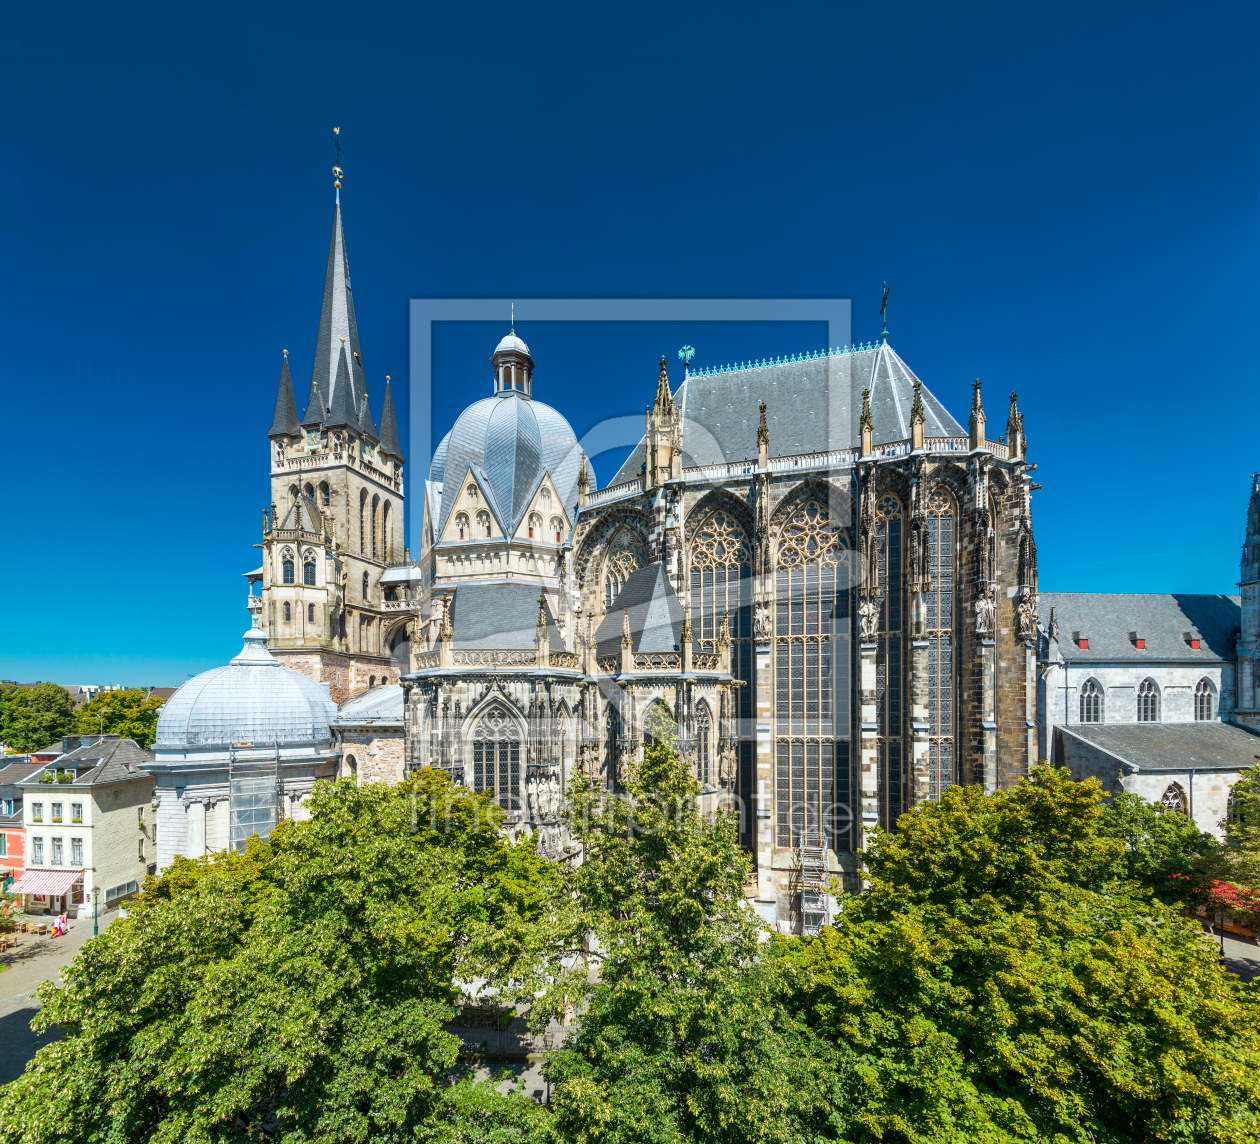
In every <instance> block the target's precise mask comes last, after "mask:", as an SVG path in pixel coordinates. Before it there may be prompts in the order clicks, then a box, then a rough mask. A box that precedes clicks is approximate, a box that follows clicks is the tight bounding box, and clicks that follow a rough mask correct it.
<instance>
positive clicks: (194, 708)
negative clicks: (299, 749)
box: [153, 628, 337, 756]
mask: <svg viewBox="0 0 1260 1144" xmlns="http://www.w3.org/2000/svg"><path fill="white" fill-rule="evenodd" d="M336 716H337V707H336V704H334V703H333V701H332V700H331V699H330V698H329V697H328V693H327V692H326V691H325V690H324V689H323V688H322V687H321V686H320V685H319V684H318V683H316V682H314V680H311V679H307V677H306V676H305V675H302V674H301V673H300V672H297V671H291V670H290V669H288V668H286V667H284V666H283V665H282V664H281V663H280V661H279V660H278V659H276V658H275V657H274V656H273V655H272V654H271V652H269V651H268V650H267V637H266V635H265V634H264V633H263V632H261V631H259V630H258V629H257V628H255V629H253V630H252V631H248V632H246V633H245V647H244V649H243V650H242V651H241V654H240V655H238V656H237V657H236V658H235V659H234V660H232V662H231V663H230V664H228V666H227V667H215V668H211V669H210V670H209V671H203V672H202V673H201V674H200V675H198V676H196V677H195V678H193V679H190V680H189V681H188V682H187V683H185V684H184V685H183V686H182V687H181V688H180V689H179V690H178V691H176V692H175V694H174V695H172V696H171V697H170V699H168V700H167V701H166V704H165V706H164V707H163V708H162V710H161V713H160V714H159V715H158V724H157V739H156V741H155V742H154V744H153V746H154V750H155V751H156V752H157V753H158V755H159V756H160V755H161V752H162V750H163V749H164V748H165V749H166V750H173V751H181V750H185V749H187V748H189V747H195V748H200V747H227V746H228V745H229V744H232V743H235V744H237V745H238V746H239V745H241V744H245V743H252V744H253V745H255V746H270V745H271V744H272V743H276V742H278V743H279V744H280V745H281V746H305V745H310V746H316V745H319V744H324V743H328V742H329V741H330V740H331V739H332V734H331V732H330V731H329V729H328V724H329V721H330V720H332V719H335V718H336Z"/></svg>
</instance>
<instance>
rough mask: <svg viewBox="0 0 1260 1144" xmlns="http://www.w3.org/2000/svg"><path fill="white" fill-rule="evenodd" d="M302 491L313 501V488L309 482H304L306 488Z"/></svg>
mask: <svg viewBox="0 0 1260 1144" xmlns="http://www.w3.org/2000/svg"><path fill="white" fill-rule="evenodd" d="M302 491H303V492H304V493H306V495H307V496H308V497H310V498H311V500H314V499H315V486H314V485H313V484H311V483H310V481H307V482H306V488H304V489H303V490H302Z"/></svg>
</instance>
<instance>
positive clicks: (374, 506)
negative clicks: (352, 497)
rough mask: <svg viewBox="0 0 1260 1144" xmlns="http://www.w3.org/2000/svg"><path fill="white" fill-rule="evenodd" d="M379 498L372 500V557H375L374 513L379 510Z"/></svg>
mask: <svg viewBox="0 0 1260 1144" xmlns="http://www.w3.org/2000/svg"><path fill="white" fill-rule="evenodd" d="M380 504H381V498H380V497H373V498H372V555H373V556H375V555H376V513H377V510H378V509H379V508H380Z"/></svg>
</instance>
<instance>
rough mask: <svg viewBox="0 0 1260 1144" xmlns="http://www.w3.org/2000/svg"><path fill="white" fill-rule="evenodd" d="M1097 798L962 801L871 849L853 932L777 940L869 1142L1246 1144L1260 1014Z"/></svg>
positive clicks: (1050, 784) (1045, 791)
mask: <svg viewBox="0 0 1260 1144" xmlns="http://www.w3.org/2000/svg"><path fill="white" fill-rule="evenodd" d="M1100 797H1101V795H1100V793H1099V789H1098V784H1097V782H1096V781H1093V780H1091V781H1089V782H1084V783H1076V782H1072V781H1071V779H1070V778H1069V776H1068V773H1067V772H1066V771H1052V770H1050V769H1048V768H1044V767H1042V768H1039V769H1038V770H1037V771H1036V772H1035V773H1034V774H1033V776H1032V778H1031V780H1030V781H1028V782H1025V783H1021V784H1020V785H1019V786H1018V787H1015V788H1014V789H1012V790H1009V791H1003V792H999V793H997V794H993V795H985V794H984V792H983V791H982V790H981V788H979V787H976V786H968V787H953V788H951V789H950V790H949V791H947V792H946V793H945V794H944V795H943V796H942V798H941V800H940V801H939V802H936V803H925V804H921V805H920V806H919V807H917V808H916V809H915V810H914V811H913V812H912V813H910V814H907V815H904V816H903V817H902V818H901V819H900V821H899V822H898V829H897V831H896V832H895V833H879V834H877V835H876V836H875V838H874V840H873V842H872V844H871V846H870V848H869V850H868V852H867V854H866V859H867V862H868V866H869V872H870V878H871V886H870V890H869V892H868V893H866V894H864V895H862V896H861V897H857V898H853V899H849V900H848V901H847V903H846V909H845V911H844V913H843V915H842V918H841V924H840V925H839V926H838V928H835V929H831V928H828V929H825V930H824V931H823V933H822V934H821V935H820V936H819V937H818V938H816V939H806V940H799V941H795V942H778V943H776V948H778V949H779V950H780V952H781V956H782V957H783V959H784V960H786V961H788V962H789V963H791V964H792V965H794V966H795V967H796V968H797V969H798V970H799V971H800V972H801V974H802V976H801V978H799V979H798V981H799V982H800V991H799V993H798V995H797V1001H796V1005H797V1009H798V1012H799V1014H800V1015H801V1017H802V1018H803V1019H804V1020H806V1021H807V1022H808V1023H810V1024H811V1025H813V1026H814V1027H816V1028H819V1029H821V1030H825V1031H826V1033H827V1034H828V1035H829V1037H830V1038H831V1039H833V1040H834V1041H835V1042H836V1043H837V1044H840V1045H844V1046H847V1047H849V1048H851V1049H852V1050H854V1051H855V1052H856V1053H857V1054H858V1063H857V1066H856V1072H857V1075H858V1077H859V1078H860V1084H861V1089H862V1094H863V1106H862V1107H861V1109H860V1110H859V1111H858V1113H857V1118H856V1123H857V1126H858V1129H857V1130H856V1131H855V1133H854V1137H855V1139H860V1140H876V1139H878V1140H883V1141H916V1142H917V1141H929V1140H930V1141H977V1140H979V1141H1016V1140H1020V1141H1023V1140H1055V1141H1094V1142H1097V1141H1133V1140H1185V1141H1205V1140H1213V1141H1239V1142H1242V1141H1247V1140H1250V1139H1252V1138H1253V1137H1254V1135H1255V1133H1256V1131H1257V1129H1260V1040H1258V1037H1257V1032H1256V1023H1257V1018H1258V1017H1260V1005H1258V1003H1257V995H1256V993H1255V991H1254V990H1253V988H1252V987H1251V986H1246V985H1242V984H1241V983H1239V982H1238V980H1237V979H1236V978H1234V977H1233V976H1232V975H1231V974H1228V973H1227V972H1226V971H1225V970H1224V969H1223V968H1222V967H1221V965H1220V961H1219V958H1218V956H1217V955H1216V953H1215V952H1214V951H1213V949H1212V948H1211V946H1210V944H1209V943H1208V942H1206V941H1205V940H1204V938H1203V936H1202V933H1201V931H1200V928H1199V926H1198V925H1197V924H1195V923H1194V922H1192V921H1190V920H1187V919H1186V918H1184V917H1183V916H1182V915H1181V914H1180V913H1179V912H1178V911H1176V910H1174V909H1172V908H1170V907H1168V906H1166V905H1164V904H1163V903H1162V902H1160V901H1159V900H1158V899H1156V898H1155V897H1153V896H1152V895H1151V894H1150V892H1149V891H1147V890H1145V889H1143V888H1142V887H1141V886H1139V885H1138V884H1137V883H1136V882H1134V881H1132V880H1115V879H1110V880H1109V879H1108V874H1109V873H1112V872H1114V871H1115V870H1116V868H1117V865H1118V864H1122V863H1123V859H1124V843H1123V842H1121V841H1120V840H1119V839H1118V838H1114V837H1109V836H1107V835H1106V834H1104V833H1103V832H1102V831H1101V829H1100V820H1101V817H1102V815H1101V811H1100V808H1099V807H1098V805H1097V802H1098V800H1099V798H1100Z"/></svg>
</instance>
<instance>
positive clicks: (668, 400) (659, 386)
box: [655, 358, 674, 413]
mask: <svg viewBox="0 0 1260 1144" xmlns="http://www.w3.org/2000/svg"><path fill="white" fill-rule="evenodd" d="M655 412H657V413H673V412H674V395H673V393H671V392H670V388H669V374H667V373H666V372H665V359H664V358H661V376H660V377H658V378H657V379H656V406H655Z"/></svg>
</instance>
